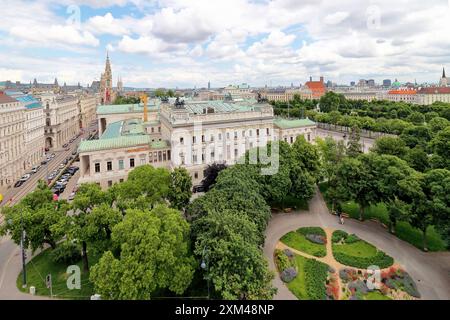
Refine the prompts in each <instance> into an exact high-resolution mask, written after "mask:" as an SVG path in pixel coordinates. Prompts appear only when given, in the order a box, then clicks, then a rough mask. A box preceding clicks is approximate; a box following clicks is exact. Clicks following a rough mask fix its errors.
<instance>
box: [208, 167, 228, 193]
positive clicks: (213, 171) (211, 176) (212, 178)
mask: <svg viewBox="0 0 450 320" xmlns="http://www.w3.org/2000/svg"><path fill="white" fill-rule="evenodd" d="M226 168H227V166H226V164H225V163H217V162H214V163H212V164H210V165H208V166H207V167H206V169H205V174H204V178H203V181H202V186H203V188H205V191H209V190H210V189H211V187H212V186H213V185H214V183H215V182H216V179H217V176H218V175H219V173H220V171H222V170H224V169H226Z"/></svg>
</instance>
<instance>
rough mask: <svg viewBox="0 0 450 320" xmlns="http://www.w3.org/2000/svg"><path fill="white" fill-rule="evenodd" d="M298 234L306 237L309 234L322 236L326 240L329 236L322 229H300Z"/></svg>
mask: <svg viewBox="0 0 450 320" xmlns="http://www.w3.org/2000/svg"><path fill="white" fill-rule="evenodd" d="M297 232H299V233H301V234H303V235H304V236H305V237H306V236H307V235H308V234H315V235H318V236H322V237H325V238H326V236H327V234H326V233H325V230H323V229H322V228H320V227H304V228H300V229H298V230H297Z"/></svg>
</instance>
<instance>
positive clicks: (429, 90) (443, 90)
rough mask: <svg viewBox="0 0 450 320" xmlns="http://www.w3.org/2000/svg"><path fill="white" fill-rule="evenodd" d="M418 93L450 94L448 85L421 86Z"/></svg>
mask: <svg viewBox="0 0 450 320" xmlns="http://www.w3.org/2000/svg"><path fill="white" fill-rule="evenodd" d="M418 93H420V94H450V87H448V88H446V87H432V88H422V89H420V90H419V92H418Z"/></svg>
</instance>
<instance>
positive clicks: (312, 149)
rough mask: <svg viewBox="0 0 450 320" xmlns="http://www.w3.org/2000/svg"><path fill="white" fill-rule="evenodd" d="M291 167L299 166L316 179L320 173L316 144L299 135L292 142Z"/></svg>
mask: <svg viewBox="0 0 450 320" xmlns="http://www.w3.org/2000/svg"><path fill="white" fill-rule="evenodd" d="M291 153H292V156H291V157H292V162H291V166H292V167H297V166H298V167H300V168H302V169H304V170H305V171H307V172H308V173H309V174H310V175H311V176H312V177H313V178H314V179H315V180H316V181H317V180H318V178H319V175H320V155H319V149H318V147H317V146H315V145H312V144H311V143H309V142H308V141H306V139H305V137H303V136H299V137H297V139H296V140H295V142H294V143H293V144H292V148H291Z"/></svg>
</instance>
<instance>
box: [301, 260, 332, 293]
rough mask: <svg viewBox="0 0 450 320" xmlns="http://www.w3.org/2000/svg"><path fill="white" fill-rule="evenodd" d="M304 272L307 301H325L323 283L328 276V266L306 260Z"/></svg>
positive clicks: (324, 286)
mask: <svg viewBox="0 0 450 320" xmlns="http://www.w3.org/2000/svg"><path fill="white" fill-rule="evenodd" d="M304 270H305V281H306V290H307V293H308V297H309V299H311V300H325V299H326V298H327V292H326V285H325V283H326V281H327V276H328V265H326V264H325V263H322V262H319V261H317V260H314V259H308V260H307V261H306V263H305V268H304Z"/></svg>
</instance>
